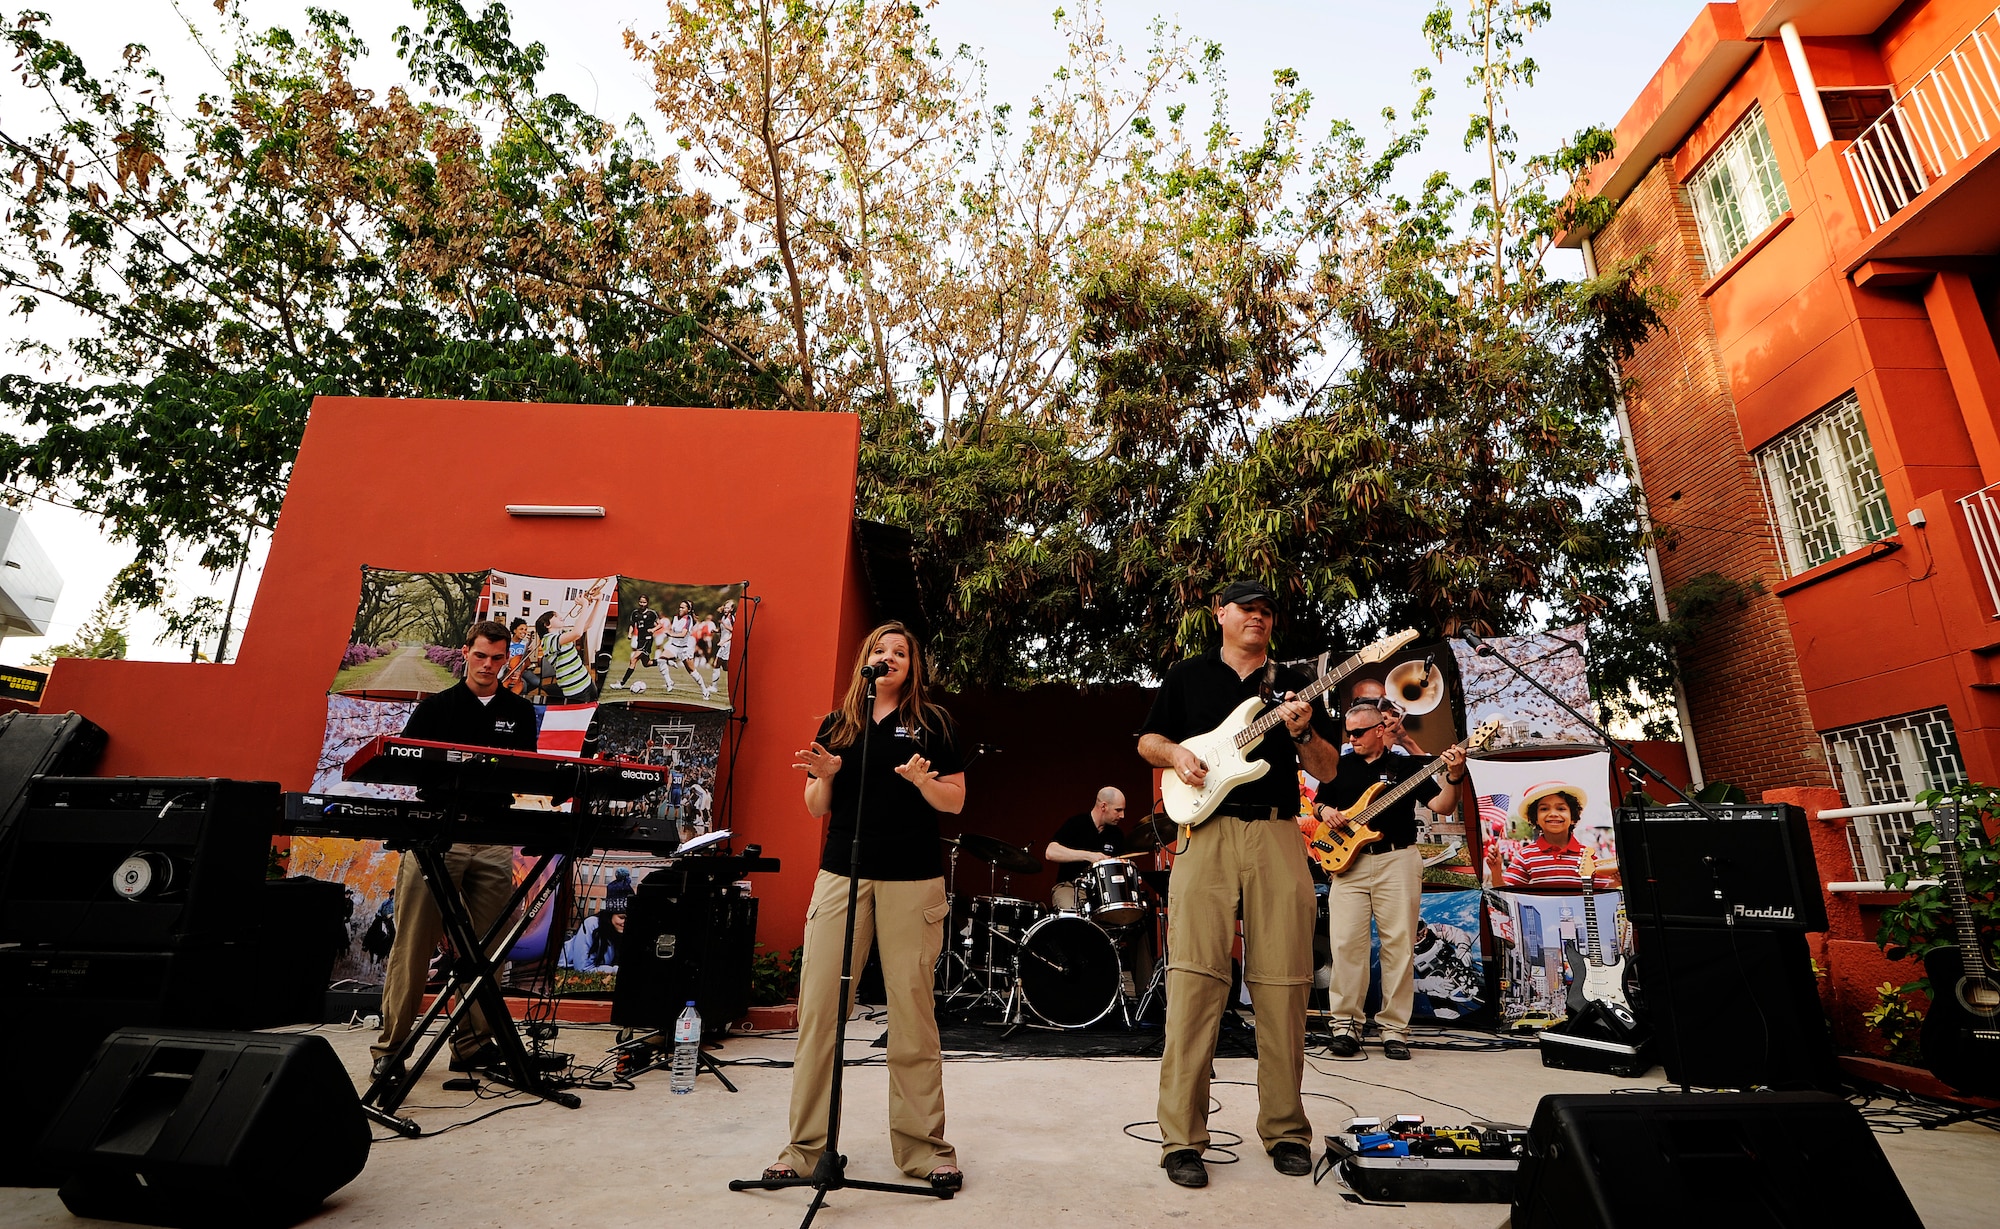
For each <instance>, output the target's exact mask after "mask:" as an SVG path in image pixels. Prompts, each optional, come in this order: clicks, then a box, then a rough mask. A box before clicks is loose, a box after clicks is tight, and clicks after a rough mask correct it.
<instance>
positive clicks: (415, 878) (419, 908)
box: [369, 845, 514, 1058]
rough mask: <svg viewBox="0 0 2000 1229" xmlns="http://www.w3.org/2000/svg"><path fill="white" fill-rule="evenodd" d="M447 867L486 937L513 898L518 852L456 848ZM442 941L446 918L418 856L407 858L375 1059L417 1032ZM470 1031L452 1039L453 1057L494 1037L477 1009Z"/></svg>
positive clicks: (400, 871)
mask: <svg viewBox="0 0 2000 1229" xmlns="http://www.w3.org/2000/svg"><path fill="white" fill-rule="evenodd" d="M444 862H445V867H446V869H447V870H449V871H450V873H451V878H452V882H454V883H456V884H457V885H458V890H459V891H460V892H461V893H463V894H464V896H465V908H466V911H467V912H468V913H470V914H471V915H472V929H473V930H475V931H477V932H478V933H480V934H485V933H486V930H487V928H488V927H490V926H492V925H493V923H494V922H495V921H496V920H497V919H498V918H499V916H500V910H502V909H503V908H505V907H506V905H507V898H508V897H509V896H511V895H513V892H514V849H513V847H512V846H511V845H453V846H452V847H451V848H450V849H447V850H445V853H444ZM443 937H444V915H443V914H441V913H439V912H438V907H437V902H436V901H435V900H432V899H431V893H430V889H429V888H427V887H425V886H424V877H423V875H422V873H420V872H419V871H418V870H417V859H416V857H415V855H413V854H410V853H407V852H405V853H404V854H403V860H402V865H401V866H400V867H398V868H397V871H396V940H395V943H394V944H393V945H392V946H391V947H390V948H389V969H388V975H387V976H386V977H385V978H384V979H383V986H382V1036H381V1037H380V1038H379V1039H378V1040H377V1041H376V1042H375V1044H374V1045H373V1046H371V1047H369V1048H370V1049H371V1050H373V1051H374V1054H375V1057H376V1058H381V1057H382V1056H383V1055H385V1054H388V1053H390V1052H392V1051H394V1050H395V1049H396V1048H397V1047H398V1046H400V1045H402V1044H403V1042H404V1040H405V1039H407V1038H408V1037H409V1035H410V1029H411V1028H413V1027H415V1025H416V1022H417V1015H418V1011H417V1009H418V1008H419V1007H420V1006H422V1004H423V1001H424V985H425V982H426V981H427V980H428V978H429V975H430V965H431V953H433V952H435V951H436V950H437V945H438V940H439V939H441V938H443ZM466 1025H467V1027H466V1028H465V1029H464V1030H462V1031H460V1032H459V1033H458V1034H457V1035H455V1036H453V1037H452V1039H451V1048H452V1051H453V1053H456V1054H460V1055H467V1054H471V1053H472V1052H473V1051H474V1050H477V1049H478V1048H479V1047H480V1045H481V1044H483V1043H484V1042H485V1041H486V1039H487V1038H488V1037H489V1036H490V1035H491V1034H490V1033H489V1032H488V1031H487V1028H486V1017H485V1015H484V1014H482V1013H481V1012H480V1010H479V1008H478V1006H477V1005H475V1006H474V1007H473V1008H472V1011H471V1013H470V1014H469V1015H467V1016H466Z"/></svg>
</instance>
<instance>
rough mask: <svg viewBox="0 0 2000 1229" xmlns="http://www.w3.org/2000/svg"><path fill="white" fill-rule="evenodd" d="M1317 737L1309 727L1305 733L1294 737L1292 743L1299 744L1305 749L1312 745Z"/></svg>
mask: <svg viewBox="0 0 2000 1229" xmlns="http://www.w3.org/2000/svg"><path fill="white" fill-rule="evenodd" d="M1316 737H1317V735H1315V734H1314V733H1313V728H1312V727H1311V726H1307V727H1306V732H1305V733H1303V734H1294V735H1292V741H1293V742H1295V743H1297V744H1298V745H1299V746H1301V747H1303V746H1305V745H1306V744H1307V743H1310V742H1311V741H1312V740H1313V739H1314V738H1316Z"/></svg>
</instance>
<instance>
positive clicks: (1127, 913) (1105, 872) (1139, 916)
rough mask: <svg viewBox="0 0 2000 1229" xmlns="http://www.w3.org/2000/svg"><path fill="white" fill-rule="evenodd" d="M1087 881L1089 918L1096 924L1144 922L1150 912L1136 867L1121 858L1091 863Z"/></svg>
mask: <svg viewBox="0 0 2000 1229" xmlns="http://www.w3.org/2000/svg"><path fill="white" fill-rule="evenodd" d="M1086 878H1088V879H1089V881H1090V896H1091V900H1090V909H1089V915H1090V919H1091V920H1092V921H1094V922H1096V923H1098V924H1099V925H1103V926H1129V925H1131V924H1132V923H1133V922H1142V921H1144V920H1145V919H1146V914H1147V913H1148V912H1150V911H1151V910H1152V906H1151V905H1149V904H1147V903H1146V897H1145V891H1146V887H1145V884H1144V883H1142V882H1141V881H1140V879H1139V868H1138V867H1136V866H1133V865H1132V864H1131V863H1130V862H1127V861H1126V860H1125V859H1123V858H1106V859H1104V860H1103V861H1101V862H1093V863H1091V866H1090V873H1089V875H1088V876H1086Z"/></svg>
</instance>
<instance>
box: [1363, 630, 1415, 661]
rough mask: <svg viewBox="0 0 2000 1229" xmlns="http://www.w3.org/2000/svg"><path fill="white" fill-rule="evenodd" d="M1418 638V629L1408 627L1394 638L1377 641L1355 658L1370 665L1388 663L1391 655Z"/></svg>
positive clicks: (1386, 637) (1385, 637)
mask: <svg viewBox="0 0 2000 1229" xmlns="http://www.w3.org/2000/svg"><path fill="white" fill-rule="evenodd" d="M1416 638H1417V629H1416V628H1414V627H1406V628H1404V629H1403V630H1402V631H1400V632H1397V633H1395V634H1394V635H1392V636H1384V637H1382V638H1381V639H1380V640H1377V641H1376V642H1375V643H1374V644H1371V645H1369V646H1368V647H1367V648H1365V649H1363V650H1361V651H1360V652H1359V653H1356V654H1355V656H1356V657H1358V658H1360V659H1361V660H1362V661H1363V662H1366V663H1368V664H1369V665H1374V664H1375V663H1376V662H1379V661H1386V660H1387V659H1388V657H1389V655H1390V654H1391V653H1394V652H1395V651H1396V650H1397V649H1400V648H1402V647H1403V646H1404V645H1406V644H1408V643H1409V642H1410V641H1412V640H1415V639H1416Z"/></svg>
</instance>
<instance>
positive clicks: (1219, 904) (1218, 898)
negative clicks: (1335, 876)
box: [1159, 815, 1315, 1161]
mask: <svg viewBox="0 0 2000 1229" xmlns="http://www.w3.org/2000/svg"><path fill="white" fill-rule="evenodd" d="M1167 903H1168V914H1167V955H1168V964H1167V1035H1166V1048H1165V1050H1164V1051H1163V1052H1162V1053H1161V1055H1160V1108H1159V1114H1160V1138H1161V1159H1162V1161H1164V1160H1165V1158H1166V1155H1167V1154H1168V1153H1172V1152H1178V1151H1180V1150H1181V1149H1183V1148H1194V1149H1203V1148H1206V1147H1208V1138H1209V1137H1208V1087H1209V1080H1210V1078H1211V1076H1212V1075H1213V1073H1214V1066H1213V1064H1214V1060H1215V1042H1216V1035H1217V1032H1218V1030H1219V1029H1220V1028H1221V1026H1222V1009H1223V1005H1224V1000H1226V999H1227V998H1228V997H1229V949H1230V946H1231V944H1232V942H1233V941H1234V939H1235V936H1236V920H1237V919H1238V918H1239V917H1240V918H1242V920H1243V981H1244V984H1245V985H1246V986H1247V987H1248V988H1249V990H1250V1006H1251V1009H1252V1010H1254V1011H1255V1012H1256V1013H1257V1135H1258V1138H1259V1139H1261V1140H1262V1141H1263V1144H1264V1150H1265V1151H1266V1152H1268V1151H1270V1150H1271V1149H1272V1148H1274V1147H1276V1146H1277V1145H1278V1144H1280V1143H1284V1142H1287V1141H1290V1142H1292V1143H1298V1144H1304V1145H1306V1146H1307V1147H1310V1146H1311V1145H1312V1125H1311V1124H1310V1123H1308V1122H1307V1121H1306V1111H1305V1102H1304V1100H1303V1099H1302V1098H1301V1097H1300V1096H1299V1081H1300V1078H1301V1076H1302V1075H1303V1073H1304V1068H1305V1039H1306V995H1307V993H1308V992H1309V991H1310V990H1311V989H1312V973H1313V953H1312V939H1313V917H1314V913H1315V909H1314V901H1313V890H1312V877H1311V875H1310V874H1308V873H1307V871H1306V861H1305V850H1304V848H1303V846H1301V844H1300V843H1299V830H1298V828H1297V826H1296V825H1294V824H1292V823H1291V822H1290V820H1289V818H1286V819H1281V820H1275V821H1274V820H1252V821H1247V822H1246V821H1244V820H1241V819H1237V818H1234V817H1232V816H1228V815H1218V816H1215V817H1213V818H1211V819H1210V820H1209V821H1208V822H1207V823H1204V824H1202V825H1201V826H1199V827H1197V828H1194V829H1192V830H1190V831H1189V833H1188V842H1187V849H1186V851H1185V852H1184V853H1182V854H1181V855H1180V856H1179V857H1177V858H1176V859H1174V877H1173V880H1172V881H1171V885H1170V886H1169V888H1168V896H1167Z"/></svg>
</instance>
